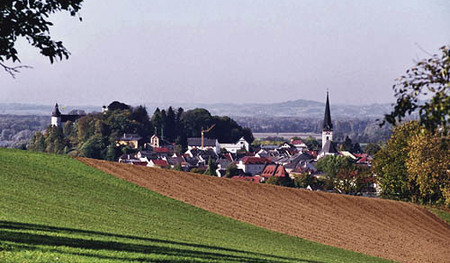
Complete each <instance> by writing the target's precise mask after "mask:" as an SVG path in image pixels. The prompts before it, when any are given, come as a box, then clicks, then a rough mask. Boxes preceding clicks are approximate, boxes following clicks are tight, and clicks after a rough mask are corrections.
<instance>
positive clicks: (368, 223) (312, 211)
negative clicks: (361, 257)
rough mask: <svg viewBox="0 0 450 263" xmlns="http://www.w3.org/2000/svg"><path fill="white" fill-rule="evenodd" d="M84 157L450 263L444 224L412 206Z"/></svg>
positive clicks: (316, 231)
mask: <svg viewBox="0 0 450 263" xmlns="http://www.w3.org/2000/svg"><path fill="white" fill-rule="evenodd" d="M82 161H83V162H84V163H86V164H89V165H91V166H93V167H96V168H98V169H100V170H103V171H105V172H107V173H110V174H113V175H115V176H117V177H119V178H123V179H126V180H128V181H130V182H133V183H135V184H137V185H140V186H143V187H146V188H148V189H150V190H152V191H155V192H158V193H161V194H163V195H166V196H169V197H172V198H174V199H177V200H181V201H183V202H186V203H188V204H192V205H195V206H197V207H200V208H203V209H205V210H208V211H211V212H214V213H217V214H220V215H224V216H227V217H230V218H234V219H237V220H240V221H243V222H248V223H251V224H254V225H256V226H261V227H266V228H267V229H270V230H274V231H277V232H281V233H285V234H289V235H292V236H296V237H301V238H305V239H308V240H311V241H315V242H320V243H324V244H327V245H332V246H336V247H340V248H344V249H349V250H353V251H357V252H361V253H365V254H369V255H374V256H379V257H384V258H388V259H392V260H396V261H401V262H450V257H449V255H450V227H449V225H448V224H447V223H445V222H444V221H443V220H441V219H439V218H438V217H436V216H435V215H433V214H432V213H430V212H429V211H428V210H426V209H425V208H422V207H419V206H417V205H414V204H410V203H404V202H397V201H390V200H382V199H374V198H363V197H355V196H346V195H337V194H328V193H320V192H310V191H306V190H299V189H292V188H281V187H277V186H271V185H259V184H252V183H247V182H241V181H234V180H231V179H225V178H217V177H209V176H205V175H197V174H188V173H180V172H175V171H168V170H160V169H159V170H158V169H152V168H147V167H136V166H131V165H126V164H119V163H111V162H105V161H97V160H92V159H82ZM350 261H351V260H350Z"/></svg>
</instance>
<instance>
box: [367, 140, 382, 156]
mask: <svg viewBox="0 0 450 263" xmlns="http://www.w3.org/2000/svg"><path fill="white" fill-rule="evenodd" d="M380 149H381V146H380V145H379V144H378V143H369V144H367V146H366V148H365V152H366V153H367V154H368V155H370V156H374V155H375V154H376V153H377V152H378V151H379V150H380Z"/></svg>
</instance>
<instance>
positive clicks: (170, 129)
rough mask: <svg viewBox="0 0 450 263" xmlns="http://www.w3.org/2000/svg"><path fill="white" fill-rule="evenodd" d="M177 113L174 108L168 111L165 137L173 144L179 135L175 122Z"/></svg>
mask: <svg viewBox="0 0 450 263" xmlns="http://www.w3.org/2000/svg"><path fill="white" fill-rule="evenodd" d="M175 118H176V116H175V112H174V111H173V109H172V107H169V108H168V109H167V116H166V122H165V125H164V137H165V139H166V140H168V141H170V142H173V141H174V140H175V138H176V135H177V125H176V120H175Z"/></svg>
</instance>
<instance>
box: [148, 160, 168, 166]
mask: <svg viewBox="0 0 450 263" xmlns="http://www.w3.org/2000/svg"><path fill="white" fill-rule="evenodd" d="M152 162H153V163H154V164H155V165H157V166H168V165H169V164H168V163H167V161H165V160H152Z"/></svg>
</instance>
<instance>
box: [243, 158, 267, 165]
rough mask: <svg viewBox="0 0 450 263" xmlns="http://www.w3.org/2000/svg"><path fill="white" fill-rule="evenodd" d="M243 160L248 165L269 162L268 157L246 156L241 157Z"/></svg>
mask: <svg viewBox="0 0 450 263" xmlns="http://www.w3.org/2000/svg"><path fill="white" fill-rule="evenodd" d="M241 162H242V163H243V164H246V165H247V164H266V163H269V160H267V159H266V158H260V157H252V156H245V157H243V158H242V159H241Z"/></svg>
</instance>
